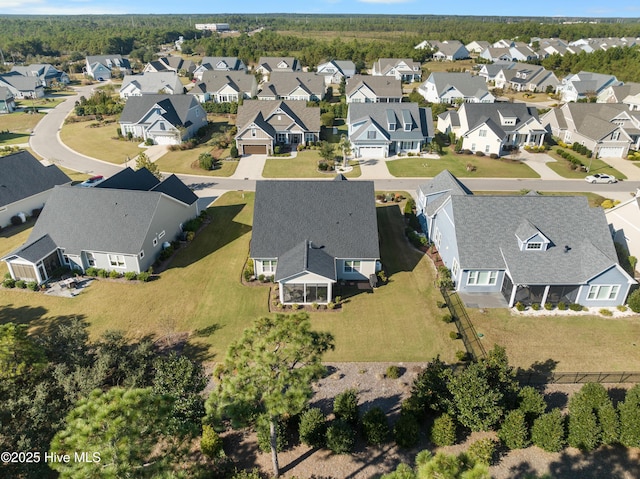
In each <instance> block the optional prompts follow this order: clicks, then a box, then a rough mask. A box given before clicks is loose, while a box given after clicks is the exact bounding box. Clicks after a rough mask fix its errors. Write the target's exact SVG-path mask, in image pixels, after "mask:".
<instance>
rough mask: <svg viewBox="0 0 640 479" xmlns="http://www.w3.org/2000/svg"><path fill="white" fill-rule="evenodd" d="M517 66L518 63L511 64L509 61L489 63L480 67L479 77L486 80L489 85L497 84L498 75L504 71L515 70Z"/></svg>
mask: <svg viewBox="0 0 640 479" xmlns="http://www.w3.org/2000/svg"><path fill="white" fill-rule="evenodd" d="M515 65H516V62H511V61H507V62H503V61H500V62H496V63H488V64H485V65H482V66H481V67H480V70H479V71H478V76H479V77H482V78H484V80H485V81H486V82H487V83H489V82H495V81H496V75H498V73H500V72H501V71H502V70H504V69H507V70H508V69H510V68H513V67H514V66H515Z"/></svg>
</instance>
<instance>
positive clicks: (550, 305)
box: [544, 302, 553, 311]
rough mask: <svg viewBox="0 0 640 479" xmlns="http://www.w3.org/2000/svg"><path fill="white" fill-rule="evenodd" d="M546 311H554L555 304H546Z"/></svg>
mask: <svg viewBox="0 0 640 479" xmlns="http://www.w3.org/2000/svg"><path fill="white" fill-rule="evenodd" d="M544 309H546V310H547V311H551V310H552V309H553V304H551V303H549V302H546V303H544Z"/></svg>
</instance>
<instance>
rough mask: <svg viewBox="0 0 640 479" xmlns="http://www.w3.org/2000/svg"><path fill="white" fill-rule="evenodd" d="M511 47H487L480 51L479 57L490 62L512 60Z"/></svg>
mask: <svg viewBox="0 0 640 479" xmlns="http://www.w3.org/2000/svg"><path fill="white" fill-rule="evenodd" d="M510 50H511V48H510V47H487V48H485V49H484V50H482V52H481V53H480V55H479V57H480V58H482V59H484V60H487V61H490V62H494V63H495V62H511V61H513V57H512V56H511V51H510Z"/></svg>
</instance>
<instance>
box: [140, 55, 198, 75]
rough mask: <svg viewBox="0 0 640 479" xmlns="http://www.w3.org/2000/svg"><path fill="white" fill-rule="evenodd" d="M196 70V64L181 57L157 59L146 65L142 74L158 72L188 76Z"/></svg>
mask: <svg viewBox="0 0 640 479" xmlns="http://www.w3.org/2000/svg"><path fill="white" fill-rule="evenodd" d="M195 69H196V64H195V63H193V62H192V61H191V60H185V59H184V58H182V57H174V56H168V57H159V58H158V59H157V60H153V61H151V62H149V63H147V64H146V65H145V67H144V69H143V70H142V73H159V72H175V73H178V74H180V75H183V74H186V75H189V74H191V73H193V72H194V70H195Z"/></svg>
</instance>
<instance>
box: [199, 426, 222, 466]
mask: <svg viewBox="0 0 640 479" xmlns="http://www.w3.org/2000/svg"><path fill="white" fill-rule="evenodd" d="M200 450H201V451H202V454H204V455H205V456H207V457H208V458H209V459H211V460H214V461H215V460H216V459H221V458H223V457H225V454H224V449H223V448H222V438H221V437H220V436H219V435H218V433H217V432H216V431H215V430H214V429H213V427H211V426H210V425H208V424H205V425H203V426H202V440H201V441H200Z"/></svg>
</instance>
